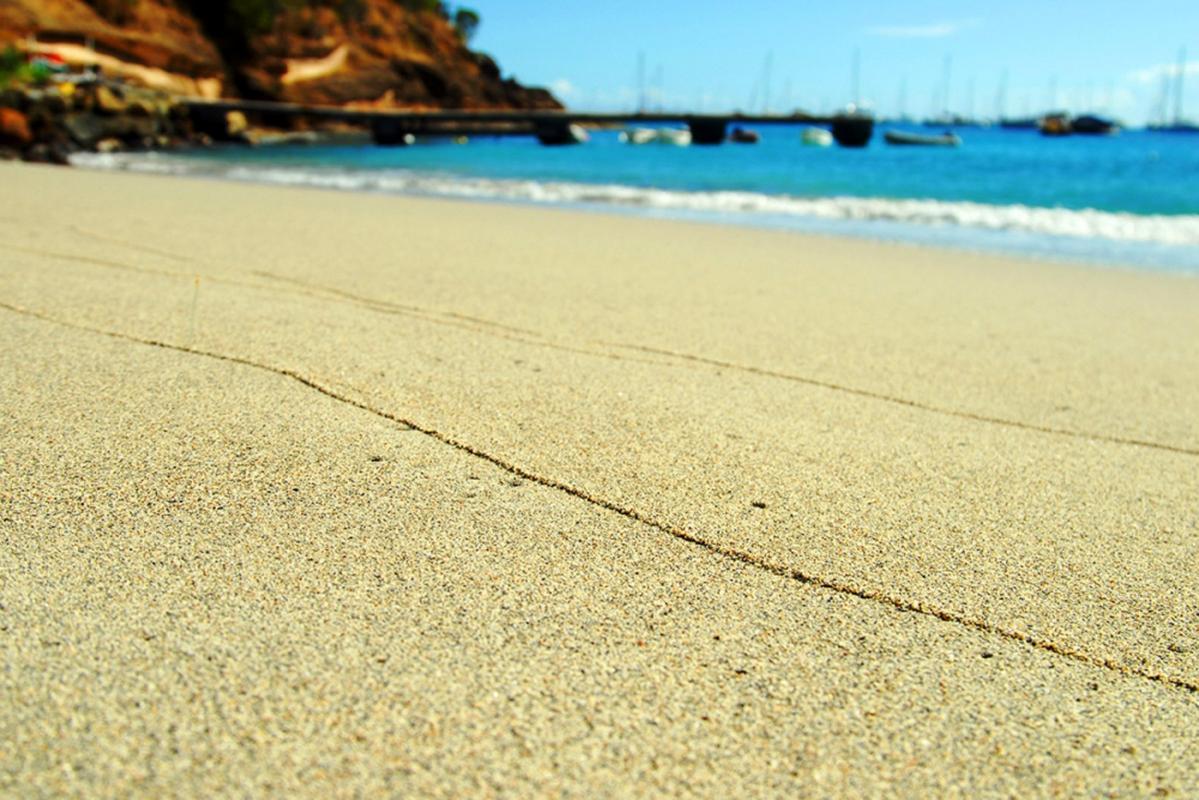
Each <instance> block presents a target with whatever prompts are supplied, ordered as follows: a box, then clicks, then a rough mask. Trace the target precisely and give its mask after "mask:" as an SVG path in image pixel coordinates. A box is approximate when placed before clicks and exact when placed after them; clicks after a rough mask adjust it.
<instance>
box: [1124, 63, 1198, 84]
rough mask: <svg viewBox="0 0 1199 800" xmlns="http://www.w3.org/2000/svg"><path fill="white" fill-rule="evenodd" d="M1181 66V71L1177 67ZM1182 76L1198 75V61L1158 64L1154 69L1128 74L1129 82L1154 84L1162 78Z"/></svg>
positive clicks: (1146, 68)
mask: <svg viewBox="0 0 1199 800" xmlns="http://www.w3.org/2000/svg"><path fill="white" fill-rule="evenodd" d="M1180 66H1181V69H1179V67H1180ZM1179 72H1182V73H1183V74H1184V75H1199V61H1188V62H1187V63H1185V64H1182V65H1179V64H1158V65H1157V66H1154V67H1145V69H1138V70H1134V71H1132V72H1130V73H1128V77H1129V79H1130V80H1133V81H1136V82H1137V83H1155V82H1157V81H1160V80H1161V79H1162V78H1163V77H1166V76H1169V77H1171V78H1174V77H1177V76H1178V73H1179Z"/></svg>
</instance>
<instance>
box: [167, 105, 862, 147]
mask: <svg viewBox="0 0 1199 800" xmlns="http://www.w3.org/2000/svg"><path fill="white" fill-rule="evenodd" d="M187 106H188V110H189V112H190V114H191V117H192V121H193V124H194V125H195V127H196V129H197V130H199V131H202V132H207V133H210V134H211V135H213V136H214V137H216V138H221V135H222V133H223V132H224V131H225V130H226V129H227V128H226V120H227V118H228V114H229V112H231V111H237V112H240V113H242V114H245V115H246V117H247V118H249V119H252V120H254V121H256V122H258V123H259V124H264V125H277V126H279V127H290V124H291V123H292V122H294V120H296V119H309V120H321V121H330V122H343V123H347V124H351V125H360V126H362V127H364V128H368V129H369V130H370V131H371V135H372V137H373V138H374V141H375V142H376V143H377V144H380V145H399V144H403V143H405V142H406V141H410V138H409V137H411V136H480V135H490V136H535V137H537V139H538V140H539V141H540V142H542V143H543V144H547V145H548V144H561V143H565V142H569V141H571V137H570V135H569V130H570V126H572V125H597V126H605V127H614V126H625V125H628V126H646V125H661V124H682V125H686V126H687V128H688V129H690V131H691V142H692V144H697V145H717V144H721V143H722V142H724V141H725V140H726V138H727V137H728V132H729V128H730V126H732V125H813V126H819V127H824V128H828V129H829V130H830V131H831V132H832V134H833V138H834V139H835V140H836V142H837V143H838V144H839V145H841V146H842V147H865V146H866V145H867V144H869V143H870V139H871V138H872V137H873V135H874V118H873V117H870V116H866V115H862V114H845V115H835V116H828V117H819V116H811V115H806V114H790V115H781V114H736V113H734V114H687V113H665V112H656V113H643V112H637V113H631V114H612V113H586V112H577V111H376V110H357V109H346V108H339V107H335V106H304V105H297V104H293V103H274V102H266V101H258V100H216V101H205V100H193V101H190V102H188V103H187Z"/></svg>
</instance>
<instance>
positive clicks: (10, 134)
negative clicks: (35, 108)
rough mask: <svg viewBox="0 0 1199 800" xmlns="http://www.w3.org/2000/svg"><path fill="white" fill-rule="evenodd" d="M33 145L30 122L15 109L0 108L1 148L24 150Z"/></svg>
mask: <svg viewBox="0 0 1199 800" xmlns="http://www.w3.org/2000/svg"><path fill="white" fill-rule="evenodd" d="M31 144H33V133H32V132H31V131H30V130H29V120H28V119H27V118H26V117H25V115H24V114H22V113H21V112H20V111H17V110H16V109H15V108H0V147H3V148H5V149H15V150H24V149H25V148H26V147H29V146H30V145H31Z"/></svg>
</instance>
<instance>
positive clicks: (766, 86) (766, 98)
mask: <svg viewBox="0 0 1199 800" xmlns="http://www.w3.org/2000/svg"><path fill="white" fill-rule="evenodd" d="M773 73H774V51H773V50H771V51H770V52H768V53H767V54H766V67H765V71H764V74H763V76H762V113H763V114H769V113H770V79H771V77H772V75H773Z"/></svg>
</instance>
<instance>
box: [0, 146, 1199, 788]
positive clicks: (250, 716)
mask: <svg viewBox="0 0 1199 800" xmlns="http://www.w3.org/2000/svg"><path fill="white" fill-rule="evenodd" d="M0 185H3V186H4V188H5V195H6V197H8V198H9V202H8V203H6V204H5V208H4V209H3V210H2V211H0V337H2V339H0V340H2V341H3V342H4V347H3V348H0V398H2V402H0V412H2V413H0V794H4V795H9V796H21V797H37V796H47V797H49V796H145V797H155V796H165V795H175V796H179V795H182V796H214V795H218V794H220V795H238V796H259V795H278V796H312V797H323V796H329V795H334V796H355V795H356V794H366V795H371V796H380V795H383V796H385V795H409V796H446V797H450V796H464V795H467V796H484V797H487V796H559V795H567V796H575V797H592V796H658V795H662V794H670V795H702V796H776V795H786V796H817V797H822V796H827V797H833V796H884V795H903V796H918V795H923V796H1021V795H1023V796H1028V795H1035V796H1078V795H1087V796H1095V795H1098V796H1106V795H1119V796H1144V795H1153V794H1155V793H1156V794H1160V795H1165V796H1178V797H1183V796H1192V795H1195V794H1199V571H1197V569H1196V565H1199V281H1197V280H1195V279H1194V278H1187V277H1178V276H1171V275H1165V274H1154V273H1150V272H1137V271H1132V270H1122V269H1118V268H1112V269H1105V268H1099V267H1084V266H1074V265H1066V264H1049V263H1036V262H1031V261H1020V260H1015V259H1011V258H1003V257H998V256H990V255H984V254H974V253H969V252H953V251H938V250H933V249H927V248H920V247H915V246H906V245H893V244H885V243H873V242H867V241H848V240H845V241H842V240H836V239H826V238H819V237H812V236H803V235H799V234H794V233H789V232H771V231H763V230H750V229H739V228H734V227H724V226H718V225H699V224H691V223H686V222H672V221H663V220H648V219H639V218H633V217H620V216H608V215H601V214H585V213H579V212H571V211H564V210H548V209H535V208H524V207H515V206H503V205H488V204H469V203H456V202H450V201H436V200H417V199H408V198H400V197H388V196H376V195H367V194H349V193H337V192H325V191H317V190H303V189H288V188H277V187H262V186H250V185H238V184H228V183H217V182H209V181H203V180H184V179H178V178H169V177H161V176H136V175H126V174H102V173H90V172H85V171H80V170H65V169H54V168H48V167H33V166H22V165H15V164H0Z"/></svg>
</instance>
